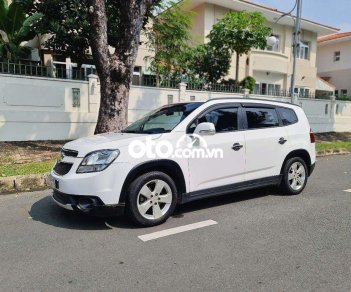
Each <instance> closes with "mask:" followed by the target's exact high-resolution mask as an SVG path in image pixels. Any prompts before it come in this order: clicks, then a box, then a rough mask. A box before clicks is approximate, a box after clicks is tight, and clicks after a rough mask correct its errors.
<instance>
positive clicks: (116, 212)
mask: <svg viewBox="0 0 351 292" xmlns="http://www.w3.org/2000/svg"><path fill="white" fill-rule="evenodd" d="M52 198H53V200H54V202H55V203H56V204H57V205H59V206H60V207H62V208H64V209H67V210H71V211H73V210H76V211H81V212H83V213H87V214H90V215H93V216H97V217H111V216H120V215H123V214H124V209H125V204H117V205H105V204H104V203H103V202H102V201H101V200H100V199H99V198H98V197H88V198H89V199H91V202H92V204H91V206H89V208H86V206H83V205H81V204H80V200H81V199H84V200H85V201H86V199H87V196H77V195H69V194H65V193H61V192H59V191H57V190H54V191H53V194H52Z"/></svg>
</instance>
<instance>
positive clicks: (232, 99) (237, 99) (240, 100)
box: [205, 97, 300, 107]
mask: <svg viewBox="0 0 351 292" xmlns="http://www.w3.org/2000/svg"><path fill="white" fill-rule="evenodd" d="M216 101H221V102H236V103H241V104H243V103H261V104H269V105H277V106H279V105H280V106H288V107H290V106H292V107H293V106H295V107H300V105H298V104H293V103H289V102H284V101H278V100H268V99H261V98H251V97H250V98H243V97H217V98H211V99H209V100H207V101H206V102H205V103H210V102H216Z"/></svg>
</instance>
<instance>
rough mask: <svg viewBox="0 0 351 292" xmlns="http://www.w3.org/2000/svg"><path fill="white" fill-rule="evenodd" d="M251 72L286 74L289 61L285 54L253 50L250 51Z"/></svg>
mask: <svg viewBox="0 0 351 292" xmlns="http://www.w3.org/2000/svg"><path fill="white" fill-rule="evenodd" d="M250 64H251V66H252V68H250V69H252V70H253V71H254V70H255V71H269V72H275V73H281V74H288V72H289V66H290V60H289V57H288V56H287V55H285V54H282V53H279V52H272V51H262V50H253V51H251V62H250Z"/></svg>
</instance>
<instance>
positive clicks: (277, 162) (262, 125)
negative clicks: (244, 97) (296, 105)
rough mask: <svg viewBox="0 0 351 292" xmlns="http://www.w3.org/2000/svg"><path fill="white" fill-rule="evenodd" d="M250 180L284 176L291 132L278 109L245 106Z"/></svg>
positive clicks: (253, 105) (248, 178)
mask: <svg viewBox="0 0 351 292" xmlns="http://www.w3.org/2000/svg"><path fill="white" fill-rule="evenodd" d="M243 116H244V120H246V128H247V129H246V130H245V141H246V176H245V178H246V181H250V180H254V179H260V178H266V177H272V176H276V175H279V174H280V168H281V166H282V163H283V161H284V159H285V157H286V155H287V152H288V147H287V144H286V142H287V133H286V129H285V128H284V127H282V126H281V121H280V119H279V116H278V113H277V111H276V108H275V107H274V106H270V105H264V104H263V105H260V104H249V103H248V104H245V105H244V107H243Z"/></svg>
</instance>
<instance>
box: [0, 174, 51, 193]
mask: <svg viewBox="0 0 351 292" xmlns="http://www.w3.org/2000/svg"><path fill="white" fill-rule="evenodd" d="M48 175H49V174H48V173H42V174H30V175H19V176H9V177H2V178H0V195H6V194H11V193H15V192H25V191H36V190H41V189H45V188H47V187H48Z"/></svg>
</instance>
